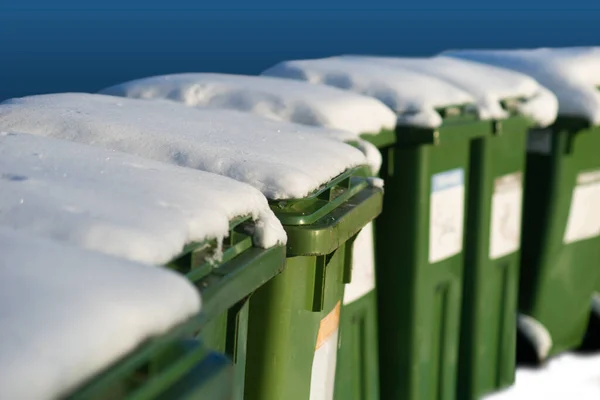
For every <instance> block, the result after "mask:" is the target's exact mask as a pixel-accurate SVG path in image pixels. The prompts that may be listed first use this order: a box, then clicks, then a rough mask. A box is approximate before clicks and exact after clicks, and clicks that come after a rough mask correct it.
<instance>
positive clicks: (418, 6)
mask: <svg viewBox="0 0 600 400" xmlns="http://www.w3.org/2000/svg"><path fill="white" fill-rule="evenodd" d="M80 3H83V4H78V3H75V2H73V1H64V0H57V1H53V2H52V3H51V4H52V6H51V8H50V7H49V6H48V4H50V2H48V1H31V0H14V1H13V0H9V1H8V2H2V3H1V4H0V99H6V98H9V97H14V96H23V95H28V94H35V93H49V92H58V91H96V90H98V89H100V88H102V87H105V86H108V85H111V84H115V83H119V82H121V81H124V80H129V79H133V78H137V77H143V76H148V75H155V74H163V73H172V72H189V71H213V72H214V71H219V72H231V73H249V74H255V73H258V72H260V71H261V70H263V69H265V68H267V67H269V66H271V65H272V64H274V63H276V62H278V61H280V60H284V59H291V58H314V57H325V56H328V55H335V54H343V53H372V54H390V55H394V54H402V55H431V54H435V53H437V52H440V51H442V50H445V49H449V48H482V47H486V48H514V47H538V46H573V45H600V30H599V29H597V26H598V23H600V4H598V5H595V4H593V3H591V2H588V3H587V4H586V3H584V2H581V1H572V2H569V3H568V4H567V5H568V6H569V8H567V7H565V3H556V4H553V3H545V4H544V10H543V11H540V10H535V8H536V7H537V8H539V7H540V6H541V3H540V4H534V3H532V2H523V1H521V2H519V1H515V0H508V1H506V2H503V3H499V2H496V3H494V2H489V1H485V2H474V1H462V2H461V1H459V2H453V3H452V7H453V8H452V9H448V4H449V3H448V2H442V1H427V2H415V3H407V4H400V5H394V4H393V3H390V2H385V1H381V0H375V1H372V2H369V3H368V6H367V5H365V2H348V1H346V2H341V1H329V2H324V1H316V0H309V1H304V2H302V3H294V2H289V1H283V0H282V1H280V2H274V1H266V0H262V1H253V2H252V3H251V4H252V8H249V6H248V4H250V2H248V1H240V0H238V1H234V0H220V1H214V2H193V3H192V2H185V1H181V0H173V1H171V2H162V3H158V2H148V1H147V2H144V9H145V10H140V6H139V4H136V2H132V1H129V2H124V1H114V0H106V1H103V2H101V3H100V2H95V1H88V2H86V1H83V2H80ZM342 7H343V9H342Z"/></svg>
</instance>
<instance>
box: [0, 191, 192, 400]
mask: <svg viewBox="0 0 600 400" xmlns="http://www.w3.org/2000/svg"><path fill="white" fill-rule="evenodd" d="M2 191H3V192H4V191H5V190H2ZM199 310H200V297H199V294H198V291H197V290H195V288H194V287H193V286H192V285H191V284H190V283H189V282H188V281H187V280H186V279H185V278H184V277H182V276H180V275H178V274H176V273H174V272H171V271H169V270H167V269H164V268H161V267H155V266H152V265H144V264H137V263H132V262H128V261H125V260H122V259H117V258H113V257H110V256H107V255H103V254H100V253H96V252H90V251H86V250H83V249H77V248H74V247H70V246H65V245H63V244H60V243H57V242H53V241H49V240H45V239H41V238H35V237H31V236H27V235H24V234H22V233H18V232H15V231H12V230H10V229H6V228H0V324H1V325H2V329H0V398H2V399H28V400H44V399H54V398H61V397H63V396H64V395H67V394H68V393H69V392H70V391H72V390H74V389H75V388H76V387H77V386H79V385H81V384H82V383H84V382H85V381H86V380H88V379H90V378H92V377H93V376H94V375H96V374H98V373H100V372H102V370H103V369H105V368H107V367H109V366H110V365H111V364H112V363H113V362H115V361H117V360H118V359H120V358H121V357H122V356H124V355H126V354H128V353H130V352H131V351H133V350H134V349H135V348H136V347H137V346H138V345H139V344H141V343H142V342H143V341H145V340H146V339H148V338H150V337H153V336H156V335H160V334H163V333H165V332H167V331H168V330H170V329H172V328H173V327H174V326H176V325H178V324H180V323H182V322H184V321H186V320H188V319H189V318H190V317H191V316H193V315H194V314H196V313H198V311H199Z"/></svg>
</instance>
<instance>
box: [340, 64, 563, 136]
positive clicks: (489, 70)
mask: <svg viewBox="0 0 600 400" xmlns="http://www.w3.org/2000/svg"><path fill="white" fill-rule="evenodd" d="M344 58H348V59H351V60H358V61H361V62H364V63H368V64H380V65H386V66H388V67H393V68H401V69H402V70H404V69H410V70H413V71H415V72H420V73H424V74H428V75H431V76H434V77H437V78H439V79H443V80H445V81H447V82H448V83H451V84H453V85H455V86H457V87H459V88H461V89H463V90H465V91H466V92H468V93H470V94H471V95H473V96H474V97H475V99H476V100H477V110H478V113H479V118H480V119H503V118H506V117H507V116H508V114H507V113H506V111H504V110H503V108H502V107H501V105H500V101H501V100H505V99H510V98H525V99H531V100H532V101H531V102H528V103H527V102H526V103H525V105H524V106H522V107H521V108H520V110H519V111H520V112H521V113H523V114H525V115H527V116H528V117H530V118H532V119H533V120H534V121H536V122H537V124H538V125H540V126H548V125H550V124H552V123H553V122H554V120H555V119H556V113H557V110H558V101H557V99H556V98H555V96H554V95H553V94H552V93H550V92H549V91H548V90H547V89H545V88H543V87H541V86H540V84H539V83H538V82H536V80H535V79H533V78H531V77H529V76H527V75H524V74H521V73H518V72H515V71H511V70H507V69H503V68H498V67H493V66H489V65H482V64H480V63H474V62H469V61H465V60H458V59H455V58H451V57H428V58H403V57H367V56H344Z"/></svg>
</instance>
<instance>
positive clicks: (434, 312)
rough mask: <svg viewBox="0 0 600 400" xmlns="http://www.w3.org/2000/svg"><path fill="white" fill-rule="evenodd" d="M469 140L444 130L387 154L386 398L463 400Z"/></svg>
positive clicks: (382, 321) (382, 243) (382, 290)
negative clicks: (460, 374) (460, 367)
mask: <svg viewBox="0 0 600 400" xmlns="http://www.w3.org/2000/svg"><path fill="white" fill-rule="evenodd" d="M455 129H457V130H458V131H460V129H458V128H455ZM404 133H405V132H404V131H402V130H398V133H397V135H398V137H400V135H403V134H404ZM462 135H463V136H462V137H463V140H459V139H460V138H454V137H452V135H451V133H450V132H449V131H443V130H442V131H441V133H439V137H441V138H449V139H450V138H452V139H453V140H442V141H440V142H439V144H437V145H435V144H421V145H403V146H399V145H397V146H395V147H389V148H386V149H382V151H383V157H384V168H383V169H382V172H381V175H382V178H384V180H385V182H386V193H385V197H384V207H383V213H382V215H381V216H380V217H379V218H378V220H377V221H376V223H375V226H376V253H377V264H376V267H377V271H376V272H377V273H376V276H377V292H378V308H379V309H378V317H379V344H380V345H379V346H380V350H379V357H380V376H381V395H382V398H386V399H387V398H389V399H409V400H422V399H424V400H429V399H435V400H440V399H454V398H455V393H456V362H457V358H458V344H459V322H460V321H459V320H460V302H461V286H462V283H461V279H462V268H463V262H464V257H463V251H462V249H463V245H464V244H463V229H464V222H465V221H464V219H465V206H466V199H465V196H466V193H467V192H468V184H467V183H468V182H466V178H467V177H468V174H469V142H470V140H469V139H465V137H470V133H469V132H462ZM412 136H413V137H414V136H415V135H412Z"/></svg>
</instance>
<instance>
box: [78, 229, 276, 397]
mask: <svg viewBox="0 0 600 400" xmlns="http://www.w3.org/2000/svg"><path fill="white" fill-rule="evenodd" d="M251 226H252V222H251V221H250V220H249V218H237V219H234V220H233V221H231V223H230V233H229V236H228V237H227V238H226V239H224V241H223V243H222V249H221V251H222V257H221V259H220V261H218V262H217V261H211V260H212V256H213V255H214V254H215V252H216V249H217V244H216V241H214V240H213V241H210V240H209V241H206V242H204V243H192V244H189V245H188V246H186V248H185V249H184V251H183V252H182V254H181V255H180V256H179V257H178V258H177V259H175V260H173V261H172V262H171V263H169V264H168V265H167V266H168V267H169V268H171V269H173V270H176V271H178V272H180V273H182V274H185V275H186V276H187V278H188V279H189V280H190V281H191V282H193V283H194V284H195V285H196V286H197V287H198V289H199V290H200V291H201V293H202V301H203V304H202V312H201V314H200V315H199V316H197V317H195V318H193V319H192V320H191V321H189V322H187V323H185V324H184V326H182V327H178V328H177V329H175V330H174V331H173V332H170V333H168V334H166V337H164V338H159V340H157V341H156V343H154V342H152V341H151V342H150V343H149V344H148V345H146V346H143V347H142V348H141V349H139V350H137V351H135V352H133V353H132V354H130V355H128V356H127V357H125V358H124V359H123V360H121V361H119V362H117V363H116V364H115V365H114V366H113V367H111V368H110V369H108V370H107V371H106V372H105V373H103V374H101V375H100V376H99V377H97V378H95V379H93V380H92V381H91V382H89V383H88V384H86V385H85V386H84V387H83V388H82V389H81V390H78V391H76V392H75V393H74V394H73V396H72V398H73V399H88V398H94V399H126V398H136V399H155V398H161V399H171V398H190V399H193V398H210V399H215V400H226V399H227V400H242V399H243V394H244V383H245V373H246V341H247V332H248V321H249V319H248V318H249V301H248V299H249V297H250V296H251V295H252V293H254V291H255V290H257V289H258V288H259V287H260V286H262V285H264V284H265V283H266V282H268V281H269V280H270V279H272V278H273V277H274V276H276V275H277V274H279V273H280V272H281V271H282V269H283V267H284V264H285V247H284V246H277V247H272V248H269V249H260V248H256V247H253V245H252V237H251V235H250V234H249V233H248V231H249V229H250V227H251ZM201 395H202V396H204V397H200V396H201Z"/></svg>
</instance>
